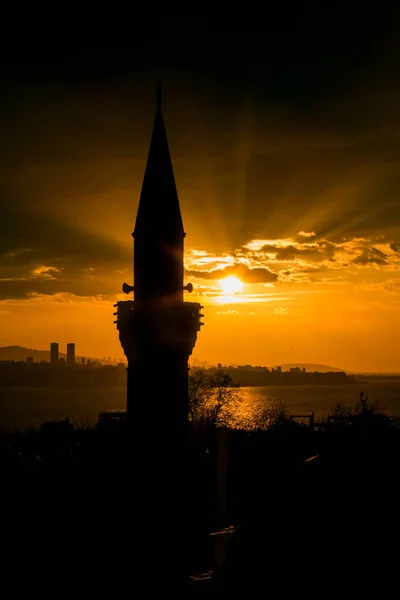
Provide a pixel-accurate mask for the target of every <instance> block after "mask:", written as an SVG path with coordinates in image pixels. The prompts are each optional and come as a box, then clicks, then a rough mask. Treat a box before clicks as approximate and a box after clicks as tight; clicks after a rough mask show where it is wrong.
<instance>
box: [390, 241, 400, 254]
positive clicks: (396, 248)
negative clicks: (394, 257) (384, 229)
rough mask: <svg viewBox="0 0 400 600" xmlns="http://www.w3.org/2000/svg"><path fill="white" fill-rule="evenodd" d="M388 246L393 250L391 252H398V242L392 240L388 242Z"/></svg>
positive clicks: (399, 248) (399, 250) (399, 245)
mask: <svg viewBox="0 0 400 600" xmlns="http://www.w3.org/2000/svg"><path fill="white" fill-rule="evenodd" d="M390 248H391V249H392V250H393V252H400V242H392V243H391V244H390Z"/></svg>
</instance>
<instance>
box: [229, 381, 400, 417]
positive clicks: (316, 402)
mask: <svg viewBox="0 0 400 600" xmlns="http://www.w3.org/2000/svg"><path fill="white" fill-rule="evenodd" d="M361 392H363V393H364V396H366V397H367V398H368V402H369V403H375V402H376V401H378V403H379V406H380V407H381V408H382V409H384V410H385V412H386V413H387V414H390V415H393V416H400V381H390V380H383V381H366V382H362V383H361V382H360V383H356V384H352V385H340V386H338V385H332V386H325V385H324V386H319V385H318V386H317V385H316V386H292V385H290V386H289V385H288V386H270V387H246V388H242V389H241V396H242V398H243V402H244V403H245V404H246V405H247V406H248V410H249V411H254V409H255V406H257V405H258V406H268V405H269V406H273V405H275V406H276V405H283V406H284V408H285V412H286V413H287V414H291V415H300V414H311V413H312V412H314V417H315V421H323V420H326V417H327V416H328V415H329V414H332V409H333V407H335V406H336V405H337V404H344V405H347V406H350V407H353V406H354V405H355V404H356V402H357V401H359V399H360V393H361Z"/></svg>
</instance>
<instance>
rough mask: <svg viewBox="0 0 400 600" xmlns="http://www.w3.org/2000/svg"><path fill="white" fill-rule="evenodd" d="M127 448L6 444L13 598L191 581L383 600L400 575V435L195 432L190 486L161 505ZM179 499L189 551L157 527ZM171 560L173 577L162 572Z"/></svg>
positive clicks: (232, 588)
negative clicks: (38, 587) (148, 517)
mask: <svg viewBox="0 0 400 600" xmlns="http://www.w3.org/2000/svg"><path fill="white" fill-rule="evenodd" d="M125 434H126V431H125V429H124V425H123V423H119V424H117V423H114V425H111V424H110V426H109V427H106V428H104V429H101V428H100V429H99V428H96V429H90V430H77V431H76V430H74V429H73V428H72V427H70V426H69V425H68V423H64V424H55V425H54V427H51V426H50V427H45V428H43V430H42V431H41V432H38V433H31V434H26V435H21V436H7V437H5V438H3V439H2V441H1V452H0V457H1V458H0V460H1V472H2V489H3V498H4V500H5V502H4V508H3V515H4V521H3V544H4V546H3V547H4V548H5V549H6V556H5V565H4V567H3V568H4V573H5V579H6V582H5V583H4V585H6V583H7V582H9V583H11V582H13V585H14V586H15V585H16V583H15V582H18V584H17V585H18V589H19V590H21V592H22V591H23V590H22V588H24V587H25V588H26V590H32V585H33V583H32V582H34V581H37V580H39V579H40V580H41V581H42V585H44V586H45V587H46V586H47V587H49V588H50V589H55V587H57V589H59V586H60V582H63V583H62V586H63V588H64V584H65V588H67V587H69V586H72V589H75V590H77V589H79V590H81V591H82V593H84V590H86V591H89V590H90V593H95V592H96V593H98V592H99V591H102V592H104V591H105V590H106V589H108V590H109V591H111V593H112V594H113V596H114V597H121V596H122V595H124V596H125V595H126V593H128V592H129V590H132V591H133V592H135V591H136V590H137V591H138V592H139V593H140V594H143V595H147V594H149V595H151V594H152V592H154V591H159V592H160V591H163V590H164V591H168V590H169V591H170V590H171V585H172V584H173V582H174V570H176V571H179V570H181V569H182V568H184V569H185V571H186V572H187V578H186V581H187V585H186V593H187V594H191V593H193V594H197V593H206V592H210V593H211V592H216V591H219V592H226V593H232V594H236V593H237V592H239V591H240V592H246V593H253V592H254V593H255V592H256V591H257V592H260V591H262V592H263V593H265V594H272V595H273V596H274V597H278V596H279V597H280V596H282V597H286V595H287V594H289V593H293V592H296V593H297V594H300V593H303V592H306V593H308V592H310V591H311V593H312V592H314V591H315V592H316V593H317V595H319V594H320V593H322V592H323V594H324V595H328V596H329V592H331V590H332V594H333V590H334V589H336V590H343V589H344V588H345V589H347V590H353V592H354V591H356V590H358V592H365V591H371V590H372V589H373V587H374V586H375V587H376V590H377V591H379V593H380V597H385V594H384V587H385V586H386V585H389V583H390V582H391V580H392V578H394V577H395V574H396V570H395V566H394V562H395V561H396V562H397V552H396V550H395V544H396V540H397V536H398V520H397V516H396V515H397V507H398V505H399V491H398V472H399V465H400V444H399V441H400V431H399V430H398V428H397V427H395V426H393V425H389V424H387V423H386V422H384V421H382V420H379V419H375V420H371V421H370V422H369V423H366V422H364V424H363V425H362V426H360V424H359V426H353V427H349V426H337V427H335V428H334V429H332V430H331V431H312V430H310V429H309V428H307V427H302V426H299V425H297V424H294V423H292V424H291V426H290V427H287V428H286V429H282V430H280V431H278V430H275V431H264V432H253V433H248V432H243V431H230V430H226V429H215V430H206V429H204V428H203V427H200V426H193V427H191V430H190V442H189V445H188V455H187V470H186V476H185V477H184V479H183V480H182V481H180V482H179V486H178V488H177V490H172V489H171V487H170V486H169V478H168V473H165V480H164V487H163V489H164V494H163V496H162V497H155V498H150V497H149V496H148V494H147V493H146V490H145V489H141V488H140V487H138V486H137V481H138V479H137V477H136V474H137V472H138V470H140V463H141V457H140V455H137V456H132V453H131V450H130V445H129V437H127V436H126V435H125ZM151 475H152V474H151V473H150V474H149V482H150V480H151ZM140 479H141V481H143V477H141V478H140ZM149 486H150V487H149V489H150V488H151V484H150V483H149ZM174 493H179V494H180V496H181V498H184V499H185V503H184V506H185V509H184V510H185V523H186V524H187V530H186V542H185V544H184V547H183V548H182V547H177V545H176V539H175V538H174V515H173V514H171V515H170V519H168V520H167V521H168V522H160V521H159V518H158V515H159V514H162V511H161V510H160V509H161V507H162V506H163V502H164V501H165V497H167V496H168V495H169V496H170V495H171V494H174ZM164 495H165V497H164ZM144 499H145V500H146V502H148V503H150V505H151V507H152V511H153V515H154V519H153V520H152V521H151V522H149V523H143V522H142V514H144V513H142V508H141V507H142V506H143V501H144ZM169 500H170V499H169ZM145 514H149V507H148V506H146V510H145ZM138 528H140V529H141V535H140V539H141V546H138V545H137V536H136V532H137V531H138ZM143 528H144V529H145V531H147V532H148V537H147V538H146V537H144V536H143ZM220 530H224V531H223V533H220V534H217V535H215V534H216V532H217V531H220ZM213 534H214V535H213ZM160 553H161V554H160ZM160 556H161V557H163V556H164V557H165V561H164V564H165V569H164V568H163V567H161V568H160V567H159V566H158V567H157V569H156V570H155V569H154V564H158V565H159V564H160V563H161V564H162V561H160V560H159V557H160ZM155 559H156V560H155ZM321 590H322V592H321ZM327 590H328V591H327Z"/></svg>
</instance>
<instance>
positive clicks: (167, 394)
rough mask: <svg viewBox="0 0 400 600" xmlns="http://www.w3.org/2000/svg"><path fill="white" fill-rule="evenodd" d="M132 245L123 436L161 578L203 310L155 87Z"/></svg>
mask: <svg viewBox="0 0 400 600" xmlns="http://www.w3.org/2000/svg"><path fill="white" fill-rule="evenodd" d="M133 237H134V286H130V285H128V284H126V283H125V284H124V285H123V288H122V289H123V291H124V292H125V293H127V294H130V293H131V292H132V291H133V292H134V300H133V301H131V300H127V301H121V302H118V303H117V305H116V306H117V312H116V314H117V321H116V323H117V328H118V330H119V337H120V342H121V345H122V347H123V350H124V352H125V355H126V357H127V360H128V382H127V413H128V415H127V416H128V429H129V435H130V437H131V440H132V450H133V455H132V464H133V469H134V473H135V482H136V484H137V485H138V487H139V490H140V493H138V496H137V498H138V500H137V502H138V504H137V506H136V509H135V510H136V513H137V514H138V517H137V518H138V519H143V522H145V523H146V527H147V530H146V532H142V535H141V534H140V532H139V533H138V535H139V537H140V543H141V544H146V539H147V537H146V536H148V537H149V538H151V531H153V533H154V535H157V541H155V540H154V539H153V540H152V542H151V543H152V544H161V546H162V544H167V546H166V547H162V548H161V547H160V548H159V551H160V552H161V553H162V555H163V559H162V560H163V562H162V561H161V563H160V564H158V565H157V567H155V568H156V569H158V570H159V571H160V577H162V575H161V571H165V572H167V571H169V572H170V573H171V569H172V572H175V571H176V569H178V570H179V569H181V570H182V569H183V570H184V567H183V562H184V561H183V558H184V548H183V546H184V543H183V538H184V532H185V530H186V528H187V521H186V519H185V516H184V514H185V507H186V504H187V503H186V500H185V473H186V468H187V465H186V443H187V426H188V358H189V356H190V354H191V353H192V350H193V348H194V345H195V343H196V339H197V333H198V331H199V330H200V327H201V325H202V323H201V322H200V318H201V317H202V316H203V315H202V314H201V312H200V311H201V308H202V306H201V305H200V304H198V303H196V302H184V300H183V292H184V289H186V290H187V291H189V292H190V291H192V286H191V284H188V285H187V286H185V288H184V285H183V273H184V260H183V258H184V257H183V241H184V237H185V233H184V230H183V223H182V217H181V212H180V207H179V200H178V194H177V190H176V185H175V178H174V172H173V168H172V162H171V157H170V152H169V147H168V140H167V135H166V131H165V126H164V120H163V115H162V111H161V90H160V87H159V88H158V90H157V107H156V115H155V120H154V126H153V133H152V136H151V142H150V149H149V153H148V159H147V165H146V170H145V174H144V179H143V185H142V191H141V195H140V201H139V207H138V211H137V217H136V225H135V230H134V232H133ZM149 523H152V527H151V528H150V530H149ZM155 531H157V533H155ZM182 536H183V537H182ZM174 538H175V541H174ZM149 543H150V542H149ZM175 547H177V548H178V547H180V554H179V556H178V555H176V554H174V551H173V550H172V548H175ZM171 552H172V554H171ZM140 568H143V569H145V568H146V567H145V565H142V566H141V567H140Z"/></svg>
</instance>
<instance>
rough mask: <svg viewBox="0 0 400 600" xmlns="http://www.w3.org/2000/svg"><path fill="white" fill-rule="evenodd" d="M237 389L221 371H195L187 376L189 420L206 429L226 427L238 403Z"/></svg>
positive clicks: (229, 377)
mask: <svg viewBox="0 0 400 600" xmlns="http://www.w3.org/2000/svg"><path fill="white" fill-rule="evenodd" d="M238 388H239V386H238V385H237V384H235V383H234V382H233V379H232V377H231V376H230V375H228V374H227V373H225V372H224V371H222V370H217V371H215V372H214V373H212V374H211V375H208V374H207V373H205V371H204V370H202V369H199V370H197V371H195V372H194V373H193V374H191V375H189V419H190V420H191V421H193V422H199V423H203V424H204V425H206V426H207V427H216V426H221V425H226V424H227V420H229V417H230V416H231V415H232V414H233V413H234V411H235V408H237V407H238V404H239V402H240V397H239V391H238Z"/></svg>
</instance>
